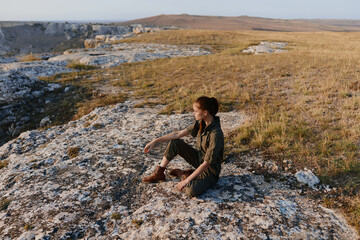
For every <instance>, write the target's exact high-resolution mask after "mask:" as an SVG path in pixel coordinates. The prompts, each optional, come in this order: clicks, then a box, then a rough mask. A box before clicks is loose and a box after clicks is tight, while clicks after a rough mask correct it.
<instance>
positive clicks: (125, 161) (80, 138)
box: [0, 102, 358, 239]
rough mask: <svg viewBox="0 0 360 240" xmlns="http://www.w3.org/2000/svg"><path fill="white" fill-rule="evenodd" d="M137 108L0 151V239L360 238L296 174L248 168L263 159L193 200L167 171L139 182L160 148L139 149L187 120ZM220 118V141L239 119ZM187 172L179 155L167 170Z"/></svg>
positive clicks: (232, 164) (109, 112)
mask: <svg viewBox="0 0 360 240" xmlns="http://www.w3.org/2000/svg"><path fill="white" fill-rule="evenodd" d="M133 105H134V103H133V102H125V103H122V104H117V105H115V106H112V107H105V108H97V109H95V110H94V111H93V112H91V113H90V114H88V115H86V116H84V117H82V118H81V119H79V120H76V121H73V122H70V123H68V124H66V125H62V126H57V127H52V128H49V129H47V130H33V131H27V132H24V133H22V134H21V135H20V136H19V137H18V138H16V139H14V140H12V141H10V142H8V143H6V144H5V145H3V146H2V147H0V162H1V163H4V162H7V166H6V167H4V168H2V169H0V196H1V201H2V203H1V206H2V208H1V210H0V236H1V239H81V238H84V239H357V238H358V235H357V233H356V232H355V231H354V230H353V229H352V228H351V227H349V225H348V224H347V223H346V221H345V220H344V218H343V217H342V216H341V215H340V214H338V213H336V212H335V211H333V210H330V209H327V208H324V207H322V206H320V205H319V204H318V203H317V202H316V201H315V200H312V199H310V198H308V197H306V196H302V195H300V194H299V189H297V188H295V187H293V185H292V183H293V181H296V180H294V179H295V177H294V176H293V175H292V174H290V173H281V171H278V172H277V175H276V174H275V175H271V176H273V177H265V176H264V175H261V174H257V175H256V174H254V173H252V172H251V171H250V170H249V169H247V168H246V166H244V163H249V164H250V163H251V162H259V161H262V160H261V159H259V158H261V157H259V156H252V157H251V156H242V157H240V156H232V157H230V158H227V159H226V161H225V162H224V163H223V165H222V173H221V176H220V180H219V182H218V183H217V185H216V186H215V188H214V189H211V190H209V191H208V192H206V193H205V194H203V195H201V196H200V197H198V198H192V199H190V198H188V197H186V196H185V195H184V194H183V193H180V192H178V191H176V190H174V187H175V185H176V183H177V181H178V180H176V179H171V178H170V177H169V176H168V175H167V181H166V182H163V183H158V184H144V183H142V182H141V178H142V177H144V176H146V175H147V174H149V173H150V172H151V171H152V170H153V169H154V168H155V165H156V164H158V163H159V161H160V160H161V157H162V152H163V151H164V148H165V146H166V143H162V144H158V145H156V147H155V148H154V149H152V150H151V152H150V153H149V154H148V155H145V154H144V153H143V147H144V146H145V144H146V143H148V142H149V141H150V140H152V139H153V138H155V137H157V136H160V135H163V134H166V133H169V132H172V131H175V130H180V129H184V128H185V127H187V126H188V125H189V124H191V123H192V122H193V116H192V114H174V115H166V116H165V115H158V114H157V113H158V112H159V110H160V109H159V108H153V109H151V108H133ZM219 116H220V118H221V123H222V128H223V130H224V133H225V135H226V134H227V133H229V132H230V131H231V130H232V129H234V128H237V127H239V126H240V125H241V124H242V123H243V121H244V119H245V116H244V115H243V114H242V113H241V112H229V113H220V114H219ZM185 141H189V142H194V141H195V140H194V139H191V138H187V139H185ZM270 165H271V164H270ZM187 167H188V165H187V164H186V163H185V161H183V160H182V159H180V158H176V159H174V160H173V161H172V162H171V163H170V165H169V168H168V169H171V168H187ZM5 202H7V204H6V205H5Z"/></svg>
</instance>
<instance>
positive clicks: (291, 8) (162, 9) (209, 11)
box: [0, 0, 360, 21]
mask: <svg viewBox="0 0 360 240" xmlns="http://www.w3.org/2000/svg"><path fill="white" fill-rule="evenodd" d="M182 13H187V14H192V15H211V16H242V15H247V16H254V17H268V18H283V19H284V18H285V19H297V18H313V19H314V18H319V19H360V0H128V1H124V0H0V21H55V20H56V21H57V20H64V21H71V20H74V21H82V20H84V21H86V20H92V21H93V20H99V21H100V20H101V21H102V20H110V21H112V20H132V19H136V18H142V17H150V16H155V15H159V14H182Z"/></svg>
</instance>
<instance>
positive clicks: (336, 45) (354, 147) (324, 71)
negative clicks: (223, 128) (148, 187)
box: [47, 30, 360, 230]
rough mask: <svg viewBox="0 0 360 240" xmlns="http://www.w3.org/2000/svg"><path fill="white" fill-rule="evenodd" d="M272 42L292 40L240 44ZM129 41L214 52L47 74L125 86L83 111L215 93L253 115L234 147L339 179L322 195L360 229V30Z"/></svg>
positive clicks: (201, 33) (182, 106)
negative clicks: (272, 49)
mask: <svg viewBox="0 0 360 240" xmlns="http://www.w3.org/2000/svg"><path fill="white" fill-rule="evenodd" d="M264 40H266V41H283V42H288V43H289V45H288V50H289V52H287V53H281V54H267V55H248V54H243V53H242V52H241V50H242V49H244V48H246V47H247V46H249V45H253V44H257V43H259V42H260V41H264ZM126 42H148V43H166V44H185V45H186V44H192V45H202V46H204V47H206V48H208V49H211V51H212V52H213V53H214V54H213V55H207V56H196V57H183V58H173V59H158V60H154V61H148V62H138V63H128V64H123V65H121V66H119V67H115V68H110V69H93V70H86V71H82V72H77V73H69V74H61V75H58V76H55V77H52V78H48V79H47V80H49V81H56V82H68V83H74V84H77V85H81V86H87V87H88V88H89V89H91V90H93V89H95V88H96V86H98V85H99V84H108V85H112V87H114V88H115V87H117V88H119V90H121V91H120V92H122V93H121V94H119V95H115V96H104V95H101V94H93V96H92V98H91V99H89V100H88V101H87V102H84V103H82V104H80V105H79V112H78V114H77V117H79V116H81V115H82V114H85V113H87V112H89V111H90V110H91V109H93V108H94V107H96V106H101V105H106V104H112V103H116V102H118V101H123V100H124V99H126V98H136V99H141V100H142V101H143V105H152V104H164V105H166V107H165V109H164V111H163V113H165V114H169V113H172V112H184V111H191V103H192V101H193V99H194V98H196V97H198V96H200V95H203V94H205V95H211V96H215V97H217V98H218V99H219V100H220V102H221V108H222V109H221V110H222V111H229V110H242V111H244V112H246V113H247V114H248V115H249V116H251V120H249V121H248V122H247V123H246V124H245V125H244V126H243V127H241V128H240V129H238V131H236V132H235V133H234V134H233V135H232V137H230V138H229V139H227V141H228V142H231V143H233V144H231V145H232V146H235V147H234V148H233V149H228V152H235V153H236V152H237V153H238V152H241V151H247V150H251V149H261V150H262V151H263V153H264V154H265V155H266V156H267V157H271V158H273V159H277V160H278V161H279V162H282V161H283V160H291V161H292V162H293V163H294V165H295V166H296V169H302V168H305V167H306V168H308V169H313V170H314V171H315V172H316V173H317V175H318V176H320V178H321V180H322V182H323V183H325V184H331V185H332V186H336V187H337V191H332V192H330V193H326V194H322V195H321V198H322V201H323V203H324V204H325V205H326V206H328V207H333V208H340V209H342V211H343V212H344V213H345V215H346V217H347V218H348V220H349V222H350V223H351V224H353V225H354V226H355V227H356V228H357V229H358V230H360V194H359V183H360V155H359V149H360V138H359V137H360V115H359V107H360V58H359V56H360V33H346V32H312V33H306V32H302V33H299V32H297V33H296V32H293V33H286V32H264V31H261V32H256V31H239V32H236V31H209V30H176V31H162V32H157V33H151V34H143V35H140V36H138V37H134V38H132V39H127V40H126ZM125 93H126V94H125ZM140 105H141V104H140ZM140 105H139V106H140Z"/></svg>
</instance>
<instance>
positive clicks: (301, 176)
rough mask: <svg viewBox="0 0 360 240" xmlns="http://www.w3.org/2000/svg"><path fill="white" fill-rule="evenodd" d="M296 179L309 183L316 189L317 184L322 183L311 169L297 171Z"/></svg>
mask: <svg viewBox="0 0 360 240" xmlns="http://www.w3.org/2000/svg"><path fill="white" fill-rule="evenodd" d="M295 177H296V179H297V180H298V181H299V182H301V183H305V184H307V185H308V186H309V187H311V188H313V189H316V187H315V186H316V185H317V184H319V183H320V180H319V178H318V177H317V176H316V175H315V174H314V173H313V172H312V171H310V170H301V171H298V172H296V173H295Z"/></svg>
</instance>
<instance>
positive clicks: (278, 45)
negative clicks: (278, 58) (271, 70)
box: [242, 42, 288, 55]
mask: <svg viewBox="0 0 360 240" xmlns="http://www.w3.org/2000/svg"><path fill="white" fill-rule="evenodd" d="M287 45H288V44H287V43H285V42H261V43H260V44H258V45H255V46H250V47H248V48H246V49H244V50H242V52H243V53H250V54H255V55H257V54H264V53H283V52H287V50H285V49H284V48H285V47H286V46H287Z"/></svg>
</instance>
